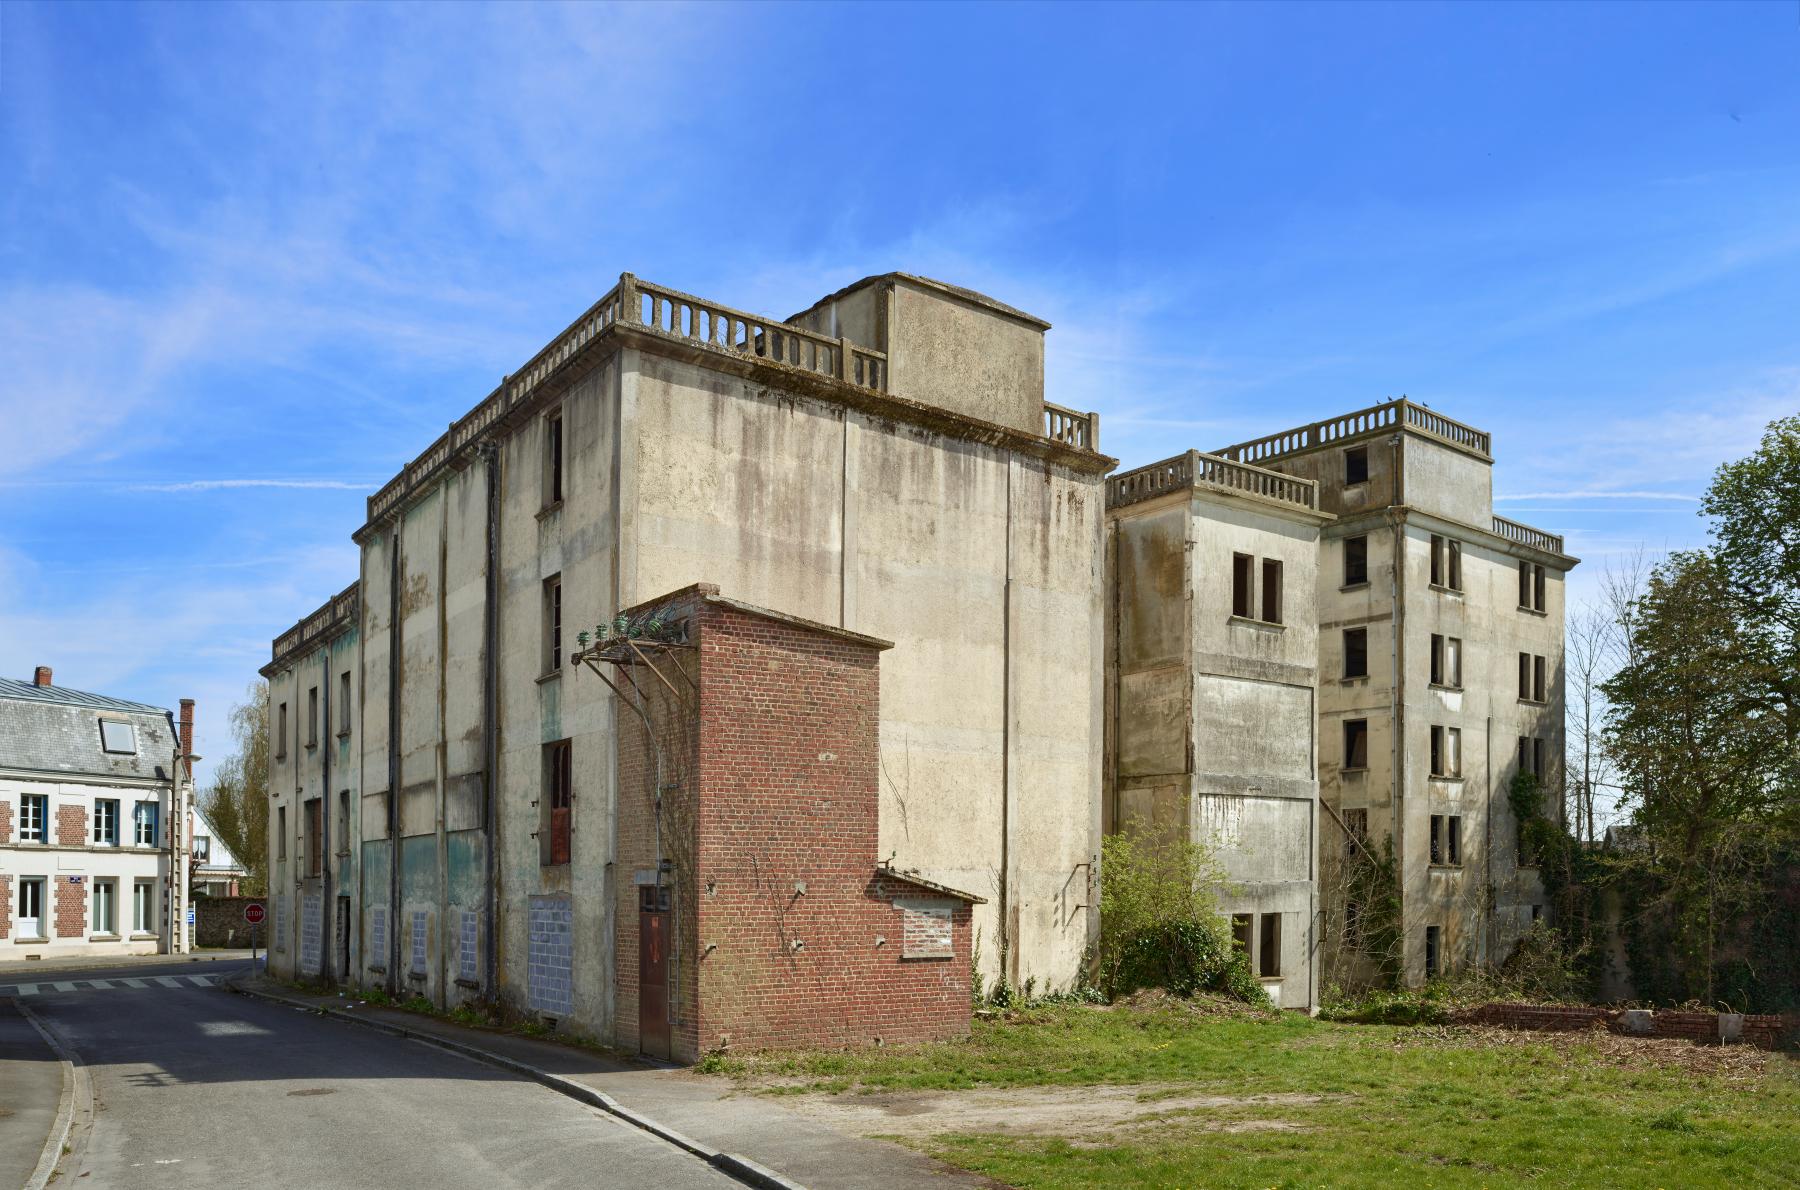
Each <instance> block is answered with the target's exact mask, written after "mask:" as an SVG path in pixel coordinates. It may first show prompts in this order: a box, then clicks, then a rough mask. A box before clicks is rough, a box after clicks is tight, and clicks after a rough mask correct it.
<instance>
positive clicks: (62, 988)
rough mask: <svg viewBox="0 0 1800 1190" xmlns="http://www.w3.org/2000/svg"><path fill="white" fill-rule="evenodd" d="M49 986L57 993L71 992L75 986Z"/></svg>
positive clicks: (57, 984) (67, 984)
mask: <svg viewBox="0 0 1800 1190" xmlns="http://www.w3.org/2000/svg"><path fill="white" fill-rule="evenodd" d="M50 986H51V987H53V988H55V989H56V990H57V991H59V992H72V991H74V990H75V985H74V984H72V983H53V984H51V985H50Z"/></svg>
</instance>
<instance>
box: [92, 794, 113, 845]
mask: <svg viewBox="0 0 1800 1190" xmlns="http://www.w3.org/2000/svg"><path fill="white" fill-rule="evenodd" d="M103 826H110V828H111V829H110V830H107V831H105V832H104V833H102V831H101V828H102V827H103ZM93 843H94V846H96V847H117V846H118V845H119V799H118V798H112V797H102V798H95V799H94V830H93Z"/></svg>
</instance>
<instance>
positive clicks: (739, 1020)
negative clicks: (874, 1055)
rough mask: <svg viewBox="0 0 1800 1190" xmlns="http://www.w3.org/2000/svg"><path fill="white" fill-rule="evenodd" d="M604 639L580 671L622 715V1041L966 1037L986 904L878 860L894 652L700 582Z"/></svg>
mask: <svg viewBox="0 0 1800 1190" xmlns="http://www.w3.org/2000/svg"><path fill="white" fill-rule="evenodd" d="M603 629H604V631H605V632H606V634H607V635H605V637H604V638H603V639H600V640H598V641H596V642H594V643H593V644H592V645H588V646H585V647H584V649H583V651H582V652H581V653H580V654H578V655H577V657H576V661H577V662H578V663H579V664H580V665H582V666H583V667H584V669H585V671H586V672H584V674H583V677H584V679H585V678H586V677H587V674H589V673H591V674H592V675H593V676H594V677H596V678H598V679H599V680H602V681H605V682H607V683H608V684H609V685H611V686H613V687H614V689H615V690H616V691H617V692H618V694H619V697H620V699H621V703H622V709H621V712H620V729H619V730H620V745H619V798H620V804H619V865H620V871H621V873H622V874H629V877H630V878H629V880H626V879H621V880H620V882H619V893H618V896H619V902H618V904H617V906H616V909H617V913H618V916H617V921H618V923H619V924H618V929H617V931H616V933H615V942H614V946H615V964H616V965H615V970H616V971H617V973H618V975H617V980H618V983H617V987H616V989H615V993H616V996H617V1004H618V1020H619V1023H620V1036H619V1040H620V1042H621V1043H623V1044H626V1045H632V1044H634V1043H635V1045H636V1046H637V1047H638V1048H639V1049H641V1050H642V1051H643V1052H644V1053H646V1054H650V1055H654V1056H660V1057H666V1058H673V1059H675V1060H678V1061H694V1060H696V1059H698V1057H699V1056H700V1055H701V1054H703V1053H706V1052H709V1051H712V1050H716V1049H721V1048H730V1047H756V1046H767V1045H866V1044H872V1043H880V1042H901V1041H924V1040H933V1039H937V1038H942V1037H946V1036H953V1035H956V1034H960V1033H965V1032H967V1031H968V1028H969V1017H970V916H971V915H970V906H971V905H973V904H977V903H980V901H981V898H979V897H975V896H973V895H971V894H969V893H966V892H962V891H959V890H956V889H951V888H946V887H944V886H942V885H938V884H934V883H932V882H929V881H926V880H924V879H922V878H920V877H918V876H916V875H909V874H907V873H904V872H900V871H896V870H893V869H891V868H888V867H886V866H884V865H883V864H882V863H881V861H880V858H879V857H878V855H877V854H876V852H877V837H878V834H877V832H878V813H879V810H878V802H877V797H878V787H877V781H878V779H879V762H878V755H879V727H878V710H879V700H880V657H881V653H882V651H883V650H885V649H887V648H889V647H890V645H889V643H888V642H886V641H882V640H878V639H876V638H874V637H869V636H864V635H861V634H858V633H855V632H849V631H846V630H844V629H841V628H834V627H829V626H827V625H823V624H817V623H813V622H811V621H808V620H803V619H799V618H797V617H794V616H789V615H785V614H783V613H781V612H775V611H770V610H768V609H765V608H759V607H753V606H750V605H748V604H744V603H740V602H737V601H735V600H732V599H729V598H726V597H724V596H722V595H720V594H719V591H718V588H716V587H714V586H711V585H709V584H704V583H703V584H697V585H695V586H692V587H688V588H685V589H683V590H681V591H677V592H673V593H671V594H669V595H666V596H663V597H661V598H659V599H654V600H650V601H647V602H645V603H641V604H639V605H637V606H636V607H633V608H630V609H628V610H627V611H625V612H624V613H622V614H621V615H620V616H619V617H618V618H617V619H616V620H615V621H614V622H613V623H612V624H609V625H605V626H603ZM584 645H585V642H584Z"/></svg>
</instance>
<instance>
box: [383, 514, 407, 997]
mask: <svg viewBox="0 0 1800 1190" xmlns="http://www.w3.org/2000/svg"><path fill="white" fill-rule="evenodd" d="M402 515H403V514H402V513H400V512H398V511H396V512H395V513H394V523H393V528H392V529H391V530H390V532H391V534H392V536H391V537H390V539H389V541H388V688H387V696H388V798H387V833H388V931H387V933H388V936H387V948H388V953H387V990H388V993H389V994H390V995H398V994H399V991H400V526H401V517H402Z"/></svg>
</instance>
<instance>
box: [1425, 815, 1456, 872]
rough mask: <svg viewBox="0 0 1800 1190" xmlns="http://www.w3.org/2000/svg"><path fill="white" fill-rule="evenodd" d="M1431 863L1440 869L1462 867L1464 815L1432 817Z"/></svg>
mask: <svg viewBox="0 0 1800 1190" xmlns="http://www.w3.org/2000/svg"><path fill="white" fill-rule="evenodd" d="M1431 862H1432V863H1433V864H1436V865H1438V866H1439V867H1450V868H1460V867H1462V815H1460V814H1433V815H1432V816H1431Z"/></svg>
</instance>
